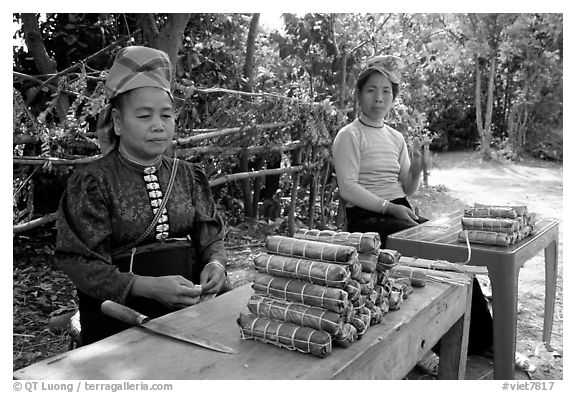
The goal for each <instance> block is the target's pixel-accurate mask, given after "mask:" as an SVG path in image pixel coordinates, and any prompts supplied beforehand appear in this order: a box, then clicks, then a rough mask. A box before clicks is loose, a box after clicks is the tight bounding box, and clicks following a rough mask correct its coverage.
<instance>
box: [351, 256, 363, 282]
mask: <svg viewBox="0 0 576 393" xmlns="http://www.w3.org/2000/svg"><path fill="white" fill-rule="evenodd" d="M348 268H349V269H350V278H351V279H353V280H356V281H360V280H361V279H362V265H360V262H358V261H352V262H350V264H348Z"/></svg>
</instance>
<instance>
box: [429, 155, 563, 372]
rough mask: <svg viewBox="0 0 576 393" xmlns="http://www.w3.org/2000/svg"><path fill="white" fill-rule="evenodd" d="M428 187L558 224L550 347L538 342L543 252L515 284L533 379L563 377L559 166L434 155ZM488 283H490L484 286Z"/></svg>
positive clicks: (521, 340)
mask: <svg viewBox="0 0 576 393" xmlns="http://www.w3.org/2000/svg"><path fill="white" fill-rule="evenodd" d="M429 184H430V186H433V187H434V186H436V187H438V186H441V185H443V186H445V187H446V188H447V189H448V194H449V195H450V196H451V197H453V198H455V199H458V200H460V201H461V202H463V203H464V204H466V205H469V206H471V205H473V204H474V203H475V202H478V203H485V204H504V205H506V204H520V205H526V206H528V210H529V212H532V213H537V214H540V215H543V216H546V217H551V218H555V219H558V220H559V221H560V241H559V246H558V259H559V263H558V282H557V291H556V306H555V313H554V314H555V315H554V325H553V331H552V340H551V346H552V347H553V348H554V349H555V351H553V352H549V351H546V350H545V348H544V346H543V344H542V342H541V337H542V326H543V317H544V253H543V252H541V253H540V254H539V255H538V256H536V257H534V258H533V259H532V260H530V261H529V262H528V263H526V264H525V265H524V267H523V268H522V269H521V271H520V277H519V283H518V288H519V289H518V297H519V304H518V327H517V335H518V340H517V350H518V351H521V352H522V353H524V354H525V355H527V356H529V357H530V358H531V360H532V362H533V363H534V364H536V365H537V366H538V370H537V372H536V373H535V375H533V378H535V379H562V378H563V377H562V374H563V369H562V354H563V341H562V335H563V280H562V277H563V222H562V220H563V167H562V165H561V164H556V163H548V162H542V161H536V160H525V161H523V162H521V163H514V164H512V163H500V162H496V161H492V162H483V161H481V160H479V158H478V157H477V155H476V154H474V153H471V152H451V153H442V154H438V155H435V156H434V164H433V169H432V172H431V176H430V179H429ZM486 285H489V284H488V283H486Z"/></svg>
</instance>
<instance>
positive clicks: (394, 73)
mask: <svg viewBox="0 0 576 393" xmlns="http://www.w3.org/2000/svg"><path fill="white" fill-rule="evenodd" d="M402 68H404V61H403V60H402V59H401V58H399V57H397V56H392V55H385V56H374V57H372V58H371V59H369V60H368V61H367V62H366V68H365V69H364V71H362V74H365V73H366V72H368V71H371V70H376V71H378V72H379V73H381V74H382V75H384V76H385V77H387V78H388V79H390V82H392V83H400V70H401V69H402Z"/></svg>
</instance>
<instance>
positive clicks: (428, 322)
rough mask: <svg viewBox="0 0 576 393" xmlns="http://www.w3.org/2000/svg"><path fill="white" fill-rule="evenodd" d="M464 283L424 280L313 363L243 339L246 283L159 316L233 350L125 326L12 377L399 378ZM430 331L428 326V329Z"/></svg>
mask: <svg viewBox="0 0 576 393" xmlns="http://www.w3.org/2000/svg"><path fill="white" fill-rule="evenodd" d="M467 290H468V287H467V286H466V285H455V284H448V283H437V282H429V283H428V284H427V285H426V286H425V287H424V288H415V290H414V293H413V294H412V295H411V296H410V297H409V298H408V299H407V300H405V301H404V302H403V303H402V305H401V308H400V310H397V311H392V312H389V313H388V314H386V315H385V318H384V321H383V322H382V323H381V324H378V325H373V326H371V327H370V328H369V329H368V330H367V332H366V334H365V335H364V336H363V337H362V338H361V339H360V340H358V341H356V342H354V343H352V345H351V346H350V347H349V348H346V349H344V348H339V347H334V348H333V351H332V353H331V354H330V355H328V356H327V357H326V358H323V359H321V358H317V357H314V356H312V355H309V354H302V353H298V352H294V351H289V350H287V349H282V348H277V347H275V346H273V345H271V344H264V343H261V342H255V341H253V340H242V339H241V338H240V329H239V327H238V325H237V323H236V319H237V317H238V315H239V313H240V312H241V311H246V312H247V307H246V304H247V303H248V300H249V298H250V296H251V295H252V294H253V290H252V288H251V286H250V284H247V285H244V286H242V287H240V288H237V289H235V290H233V291H231V292H228V293H226V294H224V295H221V296H219V297H217V298H214V299H212V300H209V301H206V302H204V303H201V304H198V305H196V306H192V307H188V308H186V309H183V310H179V311H177V312H174V313H171V314H168V315H166V316H163V317H161V318H160V320H162V321H163V322H165V323H169V324H171V325H173V326H175V327H177V328H179V329H182V330H188V331H190V332H193V333H194V334H196V335H199V336H202V337H205V338H209V339H212V340H217V341H219V342H221V343H222V344H224V345H227V346H230V347H232V348H234V349H236V350H238V353H237V354H232V355H231V354H223V353H219V352H215V351H211V350H208V349H205V348H201V347H198V346H195V345H191V344H187V343H183V342H181V341H178V340H173V339H170V338H166V337H163V336H159V335H156V334H154V333H151V332H148V331H147V330H145V329H142V328H130V329H128V330H126V331H124V332H121V333H119V334H116V335H114V336H111V337H108V338H106V339H104V340H102V341H99V342H96V343H94V344H91V345H88V346H85V347H80V348H78V349H75V350H72V351H69V352H66V353H63V354H61V355H58V356H55V357H52V358H50V359H46V360H44V361H41V362H39V363H36V364H34V365H31V366H29V367H26V368H23V369H20V370H17V371H15V372H14V373H13V376H14V377H15V378H16V379H61V380H66V379H102V380H106V379H124V380H131V379H148V380H149V379H172V380H182V379H190V380H194V379H210V380H216V379H265V380H269V379H331V378H346V379H349V378H360V379H371V378H389V379H400V378H402V377H403V376H404V375H406V374H407V373H408V371H410V370H411V369H412V368H413V366H414V365H415V363H416V361H417V360H418V359H419V358H420V357H421V356H422V354H423V353H425V352H426V351H427V350H428V349H430V348H431V347H432V346H433V345H434V344H435V343H436V342H438V340H439V339H440V338H441V337H442V335H444V334H445V333H446V332H447V331H448V330H449V329H450V328H451V327H452V325H454V324H455V323H456V322H457V321H459V320H460V319H461V318H462V316H463V315H464V313H465V311H466V301H467V297H466V296H467ZM430 326H434V328H433V329H431V328H430Z"/></svg>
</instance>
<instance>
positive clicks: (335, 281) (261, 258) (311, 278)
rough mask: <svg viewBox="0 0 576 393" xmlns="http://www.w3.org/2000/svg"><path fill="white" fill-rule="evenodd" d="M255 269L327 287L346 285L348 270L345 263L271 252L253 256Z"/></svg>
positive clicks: (348, 275)
mask: <svg viewBox="0 0 576 393" xmlns="http://www.w3.org/2000/svg"><path fill="white" fill-rule="evenodd" d="M254 266H255V267H256V270H257V271H259V272H263V273H268V274H270V275H273V276H279V277H288V278H296V279H299V280H302V281H307V282H311V283H314V284H319V285H325V286H327V287H333V288H340V289H343V288H345V287H346V284H347V282H348V281H349V278H350V271H349V269H348V267H347V266H345V265H338V264H334V263H326V262H319V261H311V260H308V259H297V258H292V257H285V256H281V255H273V254H261V255H258V256H257V257H256V258H254Z"/></svg>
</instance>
